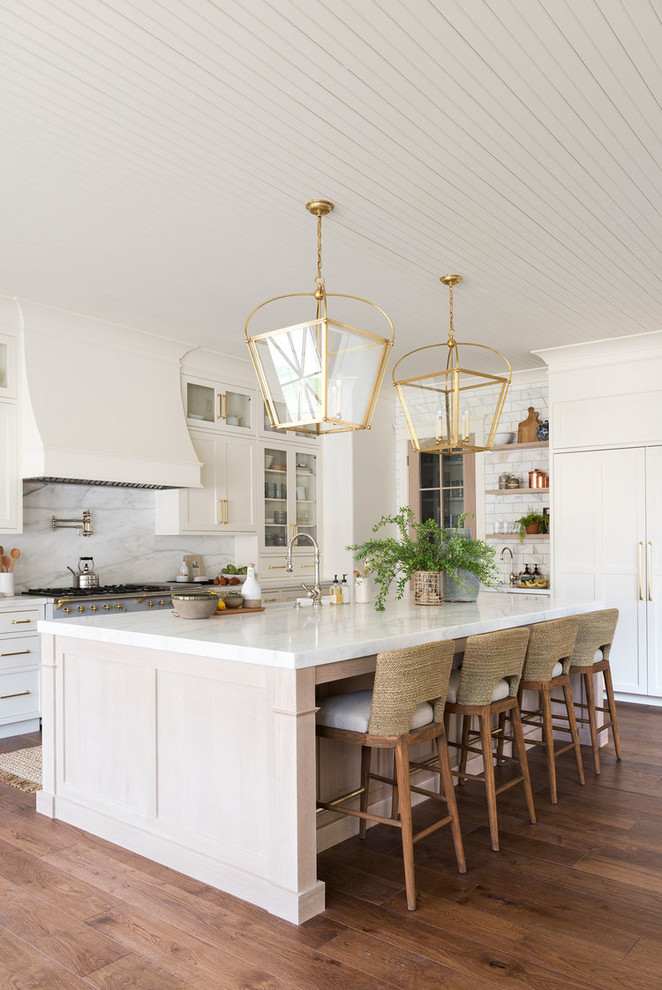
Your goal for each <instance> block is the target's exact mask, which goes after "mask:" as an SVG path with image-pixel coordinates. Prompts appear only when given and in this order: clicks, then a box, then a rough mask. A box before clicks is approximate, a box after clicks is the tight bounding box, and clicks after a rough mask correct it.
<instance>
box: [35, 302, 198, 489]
mask: <svg viewBox="0 0 662 990" xmlns="http://www.w3.org/2000/svg"><path fill="white" fill-rule="evenodd" d="M18 307H19V319H20V322H21V338H22V347H21V352H22V362H21V363H22V367H21V382H20V403H19V404H20V408H21V451H22V454H21V474H22V477H23V478H30V479H43V480H49V481H58V482H77V483H79V484H86V483H87V484H111V485H122V486H132V487H133V486H135V487H150V488H152V487H153V488H171V487H172V488H195V487H200V462H199V461H198V458H197V456H196V453H195V450H194V449H193V445H192V443H191V440H190V438H189V434H188V430H187V428H186V420H185V415H184V409H183V405H182V398H181V389H180V360H181V358H182V356H183V355H184V354H185V353H186V351H188V350H190V344H186V343H184V342H180V341H173V340H168V339H165V338H161V337H156V336H154V335H152V334H147V333H143V332H142V331H138V330H133V329H129V328H127V327H121V326H116V325H114V324H109V323H104V322H102V321H100V320H94V319H92V318H90V317H85V316H81V315H79V314H76V313H67V312H64V311H62V310H57V309H52V308H51V307H48V306H41V305H39V304H37V303H32V302H25V301H22V300H20V301H18Z"/></svg>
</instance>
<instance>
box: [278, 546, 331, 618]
mask: <svg viewBox="0 0 662 990" xmlns="http://www.w3.org/2000/svg"><path fill="white" fill-rule="evenodd" d="M304 538H305V539H306V540H310V542H311V543H312V545H313V547H314V550H315V553H314V556H313V562H314V564H315V578H314V580H315V585H314V587H312V588H308V587H306V585H305V584H304V583H303V581H302V582H301V587H302V588H303V590H304V591H305V592H306V596H307V597H308V598H312V600H313V606H314V607H315V608H319V606H320V605H321V604H322V589H321V588H320V548H319V546H318V545H317V540H316V539H315V537H314V536H311V535H310V533H295V534H294V536H292V537H290V542H289V543H288V544H287V565H286V567H285V570H286V571H289V572H290V573H291V572H292V570H293V567H292V549H293V547H294V543H295V541H296V540H303V539H304Z"/></svg>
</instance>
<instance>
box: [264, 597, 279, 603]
mask: <svg viewBox="0 0 662 990" xmlns="http://www.w3.org/2000/svg"><path fill="white" fill-rule="evenodd" d="M264 600H265V602H277V601H278V598H265V599H264Z"/></svg>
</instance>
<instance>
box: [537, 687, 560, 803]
mask: <svg viewBox="0 0 662 990" xmlns="http://www.w3.org/2000/svg"><path fill="white" fill-rule="evenodd" d="M540 707H541V710H542V731H543V737H544V740H545V750H546V753H547V776H548V777H549V793H550V797H551V801H552V804H558V796H557V792H556V761H555V759H554V731H553V729H552V703H551V692H550V688H549V685H548V684H546V685H544V687H541V688H540Z"/></svg>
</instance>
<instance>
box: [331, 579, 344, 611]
mask: <svg viewBox="0 0 662 990" xmlns="http://www.w3.org/2000/svg"><path fill="white" fill-rule="evenodd" d="M330 598H331V601H332V602H333V604H334V605H342V591H341V588H340V581H339V580H338V575H337V574H334V575H333V584H332V585H331V595H330Z"/></svg>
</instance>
